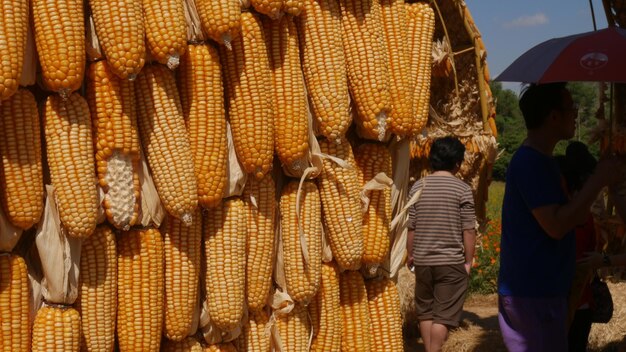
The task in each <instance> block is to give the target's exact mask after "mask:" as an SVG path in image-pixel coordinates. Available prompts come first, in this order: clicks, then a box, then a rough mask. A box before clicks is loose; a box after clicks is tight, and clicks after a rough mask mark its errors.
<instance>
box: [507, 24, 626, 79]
mask: <svg viewBox="0 0 626 352" xmlns="http://www.w3.org/2000/svg"><path fill="white" fill-rule="evenodd" d="M495 80H496V81H506V82H527V83H550V82H568V81H588V82H616V83H626V29H624V28H618V27H609V28H606V29H601V30H597V31H592V32H586V33H580V34H575V35H570V36H567V37H562V38H554V39H550V40H547V41H545V42H543V43H541V44H538V45H536V46H535V47H533V48H532V49H530V50H528V51H527V52H525V53H524V54H522V56H520V57H519V58H517V60H515V61H514V62H513V63H512V64H511V65H510V66H509V67H507V68H506V69H505V70H504V71H503V72H502V73H501V74H500V75H499V76H498V77H496V79H495Z"/></svg>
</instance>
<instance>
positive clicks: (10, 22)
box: [0, 0, 30, 101]
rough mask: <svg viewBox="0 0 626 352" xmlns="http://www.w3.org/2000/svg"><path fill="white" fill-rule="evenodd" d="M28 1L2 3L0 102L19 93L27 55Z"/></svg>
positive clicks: (0, 5) (16, 0)
mask: <svg viewBox="0 0 626 352" xmlns="http://www.w3.org/2000/svg"><path fill="white" fill-rule="evenodd" d="M29 4H30V2H29V1H28V0H15V1H3V2H1V3H0V11H2V23H0V38H2V41H3V42H2V47H1V51H0V57H2V60H0V101H2V100H6V99H8V98H9V97H10V96H11V95H13V94H14V93H15V92H17V88H18V86H19V83H20V77H21V76H22V69H23V67H24V58H25V55H26V38H27V34H28V26H29V22H28V9H29Z"/></svg>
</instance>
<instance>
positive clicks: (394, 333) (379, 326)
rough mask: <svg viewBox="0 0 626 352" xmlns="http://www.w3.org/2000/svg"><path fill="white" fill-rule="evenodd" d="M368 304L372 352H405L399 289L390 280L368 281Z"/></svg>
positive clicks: (366, 285) (366, 284) (366, 283)
mask: <svg viewBox="0 0 626 352" xmlns="http://www.w3.org/2000/svg"><path fill="white" fill-rule="evenodd" d="M365 287H366V289H367V302H368V303H367V304H368V311H369V315H370V319H371V322H372V329H371V334H372V339H371V341H372V342H373V343H374V345H373V346H371V348H372V351H390V352H403V351H404V340H403V339H402V313H401V312H400V309H401V308H400V295H399V294H398V288H397V287H396V285H395V284H394V283H393V281H391V280H390V279H389V278H386V277H385V278H382V279H376V280H368V281H366V282H365Z"/></svg>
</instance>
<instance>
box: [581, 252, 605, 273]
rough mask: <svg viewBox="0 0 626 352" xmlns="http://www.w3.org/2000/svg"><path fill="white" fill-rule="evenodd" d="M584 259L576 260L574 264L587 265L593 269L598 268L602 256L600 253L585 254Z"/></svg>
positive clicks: (601, 261) (600, 264)
mask: <svg viewBox="0 0 626 352" xmlns="http://www.w3.org/2000/svg"><path fill="white" fill-rule="evenodd" d="M584 255H585V256H584V257H582V258H580V259H578V260H577V261H576V264H582V265H589V266H590V267H592V268H593V269H597V268H600V267H601V266H602V263H603V259H604V254H603V253H600V252H585V253H584Z"/></svg>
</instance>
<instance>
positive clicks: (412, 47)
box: [405, 1, 435, 133]
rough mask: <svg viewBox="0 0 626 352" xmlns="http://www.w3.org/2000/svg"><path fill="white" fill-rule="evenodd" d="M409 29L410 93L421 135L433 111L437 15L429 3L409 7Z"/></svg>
mask: <svg viewBox="0 0 626 352" xmlns="http://www.w3.org/2000/svg"><path fill="white" fill-rule="evenodd" d="M405 6H406V10H407V21H408V29H409V38H408V40H409V43H408V44H409V56H410V62H411V63H412V64H411V76H410V77H411V79H413V80H414V81H412V82H411V89H412V91H413V114H414V116H415V119H416V120H417V123H416V127H415V131H417V133H419V132H421V131H422V129H423V128H424V127H426V124H427V123H428V114H429V110H430V78H431V71H432V47H433V35H434V33H435V12H434V11H433V9H432V8H431V7H430V5H429V4H428V3H427V2H422V1H420V2H416V3H411V4H409V3H407V4H406V5H405Z"/></svg>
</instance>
